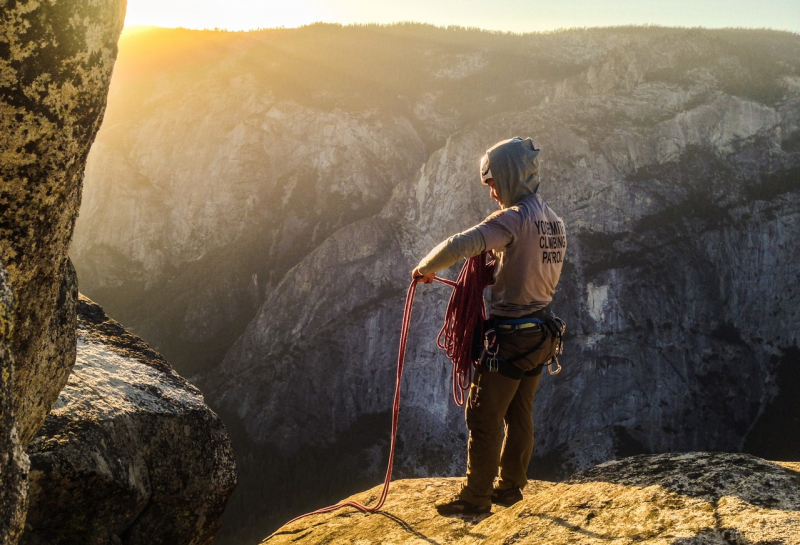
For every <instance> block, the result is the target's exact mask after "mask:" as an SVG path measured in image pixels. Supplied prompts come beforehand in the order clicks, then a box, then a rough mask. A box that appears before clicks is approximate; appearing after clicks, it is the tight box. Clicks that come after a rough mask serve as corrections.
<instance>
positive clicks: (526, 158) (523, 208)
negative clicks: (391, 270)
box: [418, 137, 567, 318]
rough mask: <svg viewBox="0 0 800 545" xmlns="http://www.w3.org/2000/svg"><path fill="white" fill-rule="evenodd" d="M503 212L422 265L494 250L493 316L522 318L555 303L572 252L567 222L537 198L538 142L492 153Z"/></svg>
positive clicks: (507, 144)
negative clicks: (562, 275) (559, 283)
mask: <svg viewBox="0 0 800 545" xmlns="http://www.w3.org/2000/svg"><path fill="white" fill-rule="evenodd" d="M486 154H487V156H488V168H489V170H490V171H491V174H492V178H493V179H494V183H495V187H496V188H497V191H498V193H499V194H500V200H501V201H502V202H503V206H504V207H503V209H502V210H499V211H497V212H495V213H494V214H492V215H490V216H489V217H488V218H486V219H485V220H483V221H482V222H481V223H480V224H478V225H476V226H474V227H472V228H470V229H467V230H466V231H464V232H462V233H458V234H456V235H453V236H451V237H450V238H448V239H447V240H445V241H443V242H441V243H440V244H438V245H437V246H436V247H435V248H434V249H433V250H431V252H430V253H429V254H428V255H427V256H425V258H423V259H422V261H421V262H420V264H419V266H418V268H419V271H420V272H421V273H422V274H427V273H430V272H437V271H440V270H442V269H446V268H448V267H450V266H451V265H453V264H454V263H455V262H456V261H458V260H459V259H462V258H469V257H472V256H475V255H478V254H480V253H481V252H482V251H484V250H489V251H491V252H492V253H493V254H494V256H495V259H496V265H495V271H494V278H495V282H494V285H493V286H492V293H491V304H490V312H491V314H492V315H494V316H506V317H513V318H517V317H520V316H524V315H526V314H530V313H532V312H535V311H537V310H540V309H542V308H544V307H545V306H547V305H548V304H549V303H550V301H552V299H553V293H555V290H556V285H557V284H558V280H559V278H560V277H561V267H562V265H563V262H564V255H565V253H566V250H567V235H566V230H565V228H564V222H563V221H562V219H561V218H559V217H558V215H556V213H555V212H553V211H552V210H551V209H550V207H549V206H547V203H545V202H544V200H542V198H541V197H540V196H539V195H538V194H537V190H538V187H539V161H538V159H537V156H538V155H539V150H537V149H536V148H535V146H534V144H533V140H531V139H530V138H526V139H525V140H523V139H522V138H519V137H516V138H511V139H509V140H504V141H502V142H498V143H497V144H495V145H494V146H493V147H491V148H490V149H489V150H488V151H487V152H486Z"/></svg>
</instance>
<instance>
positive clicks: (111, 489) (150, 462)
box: [21, 296, 236, 545]
mask: <svg viewBox="0 0 800 545" xmlns="http://www.w3.org/2000/svg"><path fill="white" fill-rule="evenodd" d="M28 454H29V456H30V458H31V473H30V507H29V510H28V519H27V526H26V531H25V533H24V535H23V537H22V541H21V542H22V543H32V544H33V543H35V544H42V545H44V544H52V543H129V544H134V543H141V544H150V543H169V544H175V545H178V544H198V545H199V544H207V543H211V542H212V540H213V538H214V535H215V533H216V531H217V529H218V528H219V517H220V515H221V514H222V510H223V509H224V507H225V502H226V501H227V499H228V496H229V495H230V493H231V491H232V490H233V487H234V486H235V483H236V468H235V463H234V459H233V451H232V449H231V444H230V440H229V439H228V435H227V433H226V431H225V428H224V426H223V425H222V422H221V421H220V420H219V418H218V417H217V415H215V414H214V413H213V412H212V411H211V410H210V409H209V408H208V407H207V406H206V405H205V403H204V401H203V397H202V395H201V393H200V392H199V391H198V390H197V389H196V388H194V387H193V386H191V385H190V384H189V383H188V382H187V381H186V380H184V379H183V378H181V377H180V376H178V375H177V374H176V373H175V372H174V371H173V370H172V368H171V367H170V366H169V364H168V363H167V362H166V361H165V360H164V359H163V358H162V357H161V356H160V355H159V354H158V353H156V352H155V351H153V350H152V349H151V348H150V347H149V346H147V345H146V344H145V343H144V342H143V341H142V340H141V339H139V338H138V337H135V336H133V335H131V334H129V333H127V332H126V331H125V330H124V329H123V328H122V327H121V326H120V325H119V324H118V323H116V322H114V321H113V320H111V319H109V318H108V317H107V316H106V315H105V313H104V312H103V310H102V308H100V307H99V306H98V305H96V304H94V303H93V302H91V301H90V300H88V299H86V298H84V297H83V296H81V298H80V301H79V322H78V358H77V362H76V364H75V367H74V369H73V371H72V374H71V375H70V378H69V382H68V383H67V386H66V387H65V388H64V390H63V391H62V392H61V395H60V396H59V398H58V401H57V403H56V405H55V407H54V408H53V411H52V412H51V413H50V415H49V416H48V417H47V420H46V421H45V425H44V426H43V427H42V429H41V430H40V431H39V433H38V434H37V436H36V437H35V439H34V440H33V441H32V442H31V444H30V447H29V449H28Z"/></svg>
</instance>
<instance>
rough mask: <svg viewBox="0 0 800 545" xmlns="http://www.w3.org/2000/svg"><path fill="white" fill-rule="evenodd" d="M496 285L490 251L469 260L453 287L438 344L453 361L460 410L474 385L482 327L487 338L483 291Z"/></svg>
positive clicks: (455, 388)
mask: <svg viewBox="0 0 800 545" xmlns="http://www.w3.org/2000/svg"><path fill="white" fill-rule="evenodd" d="M493 282H494V260H489V262H488V263H487V262H486V252H483V253H481V254H480V255H476V256H474V257H471V258H469V259H468V260H467V261H466V263H464V266H463V267H462V268H461V272H460V273H459V275H458V280H456V283H455V286H454V287H453V293H452V294H451V295H450V301H449V302H448V303H447V310H446V311H445V315H444V325H443V326H442V330H441V331H440V332H439V336H438V337H437V338H436V344H437V345H438V346H439V348H441V349H442V350H444V351H445V353H446V354H447V357H448V358H450V361H452V362H453V399H454V400H455V402H456V405H458V406H459V407H463V406H464V400H465V398H466V396H465V392H466V391H467V390H469V387H470V384H471V383H472V367H473V365H472V342H473V335H474V334H475V330H476V329H477V328H478V327H479V326H480V328H481V330H480V336H481V338H483V322H484V321H485V320H486V307H485V306H484V304H483V290H484V289H486V287H487V286H489V285H491V284H492V283H493ZM479 321H480V322H479Z"/></svg>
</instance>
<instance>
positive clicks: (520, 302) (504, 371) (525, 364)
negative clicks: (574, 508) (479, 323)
mask: <svg viewBox="0 0 800 545" xmlns="http://www.w3.org/2000/svg"><path fill="white" fill-rule="evenodd" d="M538 155H539V150H538V149H536V147H535V146H534V144H533V140H531V139H530V138H526V139H524V140H523V139H522V138H519V137H516V138H511V139H509V140H504V141H502V142H498V143H497V144H495V145H494V146H492V147H491V148H489V150H488V151H487V152H486V155H484V156H483V158H482V159H481V164H480V174H481V182H482V183H483V184H485V185H487V186H489V188H490V196H491V198H492V199H494V200H496V201H497V202H498V203H499V204H500V206H501V210H499V211H497V212H495V213H493V214H491V215H490V216H489V217H488V218H486V219H485V220H484V221H483V222H481V223H480V224H479V225H476V226H474V227H471V228H470V229H467V230H466V231H464V232H462V233H458V234H456V235H453V236H451V237H450V238H448V239H447V240H445V241H443V242H442V243H440V244H438V245H437V246H436V247H435V248H434V249H433V250H431V252H430V253H429V254H428V255H427V256H425V258H423V259H422V261H420V263H419V265H418V266H417V267H416V268H415V269H414V271H413V272H412V276H413V278H415V279H417V280H418V281H420V282H424V283H430V282H432V281H433V278H434V277H435V273H436V272H437V271H440V270H442V269H446V268H448V267H450V266H451V265H453V264H454V263H456V261H458V260H459V259H461V258H470V257H472V256H475V255H478V254H480V253H481V252H483V251H490V252H492V254H493V255H494V257H495V269H494V284H493V285H492V287H491V298H490V305H489V307H490V317H489V318H490V328H489V336H488V337H487V339H489V340H490V341H491V342H490V343H487V345H491V346H489V347H488V348H487V350H485V352H484V355H483V356H482V358H481V360H480V362H479V363H478V365H477V367H476V369H475V373H474V376H473V380H472V385H471V387H470V392H469V398H468V400H467V403H466V421H467V428H468V429H469V442H468V447H467V480H466V483H465V484H464V485H463V486H462V487H461V491H460V492H459V493H458V494H457V495H456V496H454V497H453V498H451V499H448V500H445V501H442V502H440V503H437V504H436V509H437V510H438V511H439V513H440V514H443V515H446V514H474V513H486V512H489V511H490V510H491V506H492V503H498V504H501V505H511V504H514V503H516V502H518V501H519V500H521V499H522V489H523V488H524V487H525V485H526V484H527V477H526V472H527V468H528V463H529V461H530V458H531V454H532V453H533V400H534V396H535V394H536V388H537V387H538V385H539V380H540V379H541V373H542V369H543V367H544V364H545V363H546V362H548V361H549V360H550V359H551V358H552V357H553V355H554V354H555V351H556V347H557V344H558V338H557V337H558V334H560V332H558V334H557V332H556V331H555V330H554V328H553V326H552V324H553V314H552V311H551V310H550V302H551V301H552V299H553V293H554V292H555V289H556V285H557V284H558V280H559V277H560V276H561V267H562V264H563V261H564V254H565V252H566V249H567V239H566V231H565V229H564V222H563V221H562V220H561V218H559V217H558V216H557V215H556V214H555V212H553V211H552V210H551V209H550V207H549V206H548V205H547V203H545V202H544V200H543V199H542V197H541V196H540V195H539V194H538V189H539V160H538ZM504 435H505V437H504ZM498 469H499V480H498V481H497V483H496V484H495V483H494V481H495V479H496V478H497V477H498Z"/></svg>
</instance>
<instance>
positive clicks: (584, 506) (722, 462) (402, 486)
mask: <svg viewBox="0 0 800 545" xmlns="http://www.w3.org/2000/svg"><path fill="white" fill-rule="evenodd" d="M459 481H460V480H459V479H410V480H403V481H397V482H394V483H392V488H391V490H390V493H389V498H388V500H387V502H386V504H385V508H384V509H383V510H382V511H381V512H380V513H378V514H375V515H369V516H367V515H363V514H361V513H358V512H353V510H340V511H337V512H334V513H329V514H326V515H319V516H315V517H310V518H307V519H303V520H300V521H297V522H295V523H292V524H288V525H286V526H284V527H282V528H280V529H279V530H278V531H277V532H275V533H274V534H273V535H271V536H270V537H268V538H267V539H265V540H264V541H263V542H262V545H263V544H277V543H464V544H473V543H504V544H506V543H531V544H534V543H537V544H541V543H547V544H549V545H559V544H566V543H580V544H582V545H589V544H600V543H603V544H619V545H623V544H630V543H648V544H654V545H655V544H664V545H666V544H672V545H678V544H680V545H689V544H692V545H712V544H736V545H746V544H762V545H763V544H767V543H769V544H784V545H790V544H797V543H800V463H797V462H768V461H766V460H763V459H761V458H757V457H755V456H750V455H747V454H726V453H687V454H659V455H639V456H633V457H630V458H625V459H623V460H617V461H613V462H607V463H604V464H601V465H599V466H596V467H594V468H591V469H589V470H586V471H584V472H581V473H578V474H576V475H575V476H573V477H572V478H571V479H569V480H568V481H565V482H562V483H558V484H553V483H548V482H542V481H532V482H531V483H529V485H528V487H527V489H526V490H525V498H524V499H523V500H522V501H521V502H519V503H517V504H516V505H514V506H512V507H509V508H504V507H499V506H493V507H492V513H490V514H486V515H476V516H454V517H442V516H439V515H438V514H437V513H436V510H435V508H434V505H433V504H434V502H435V501H437V500H439V499H441V498H443V497H446V496H447V495H448V494H451V493H454V492H456V491H457V490H458V482H459ZM379 494H380V487H375V488H373V489H371V490H369V491H367V492H364V493H362V494H357V495H355V496H353V497H352V499H355V500H357V501H362V502H364V501H372V502H374V501H376V499H377V497H378V496H379Z"/></svg>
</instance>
